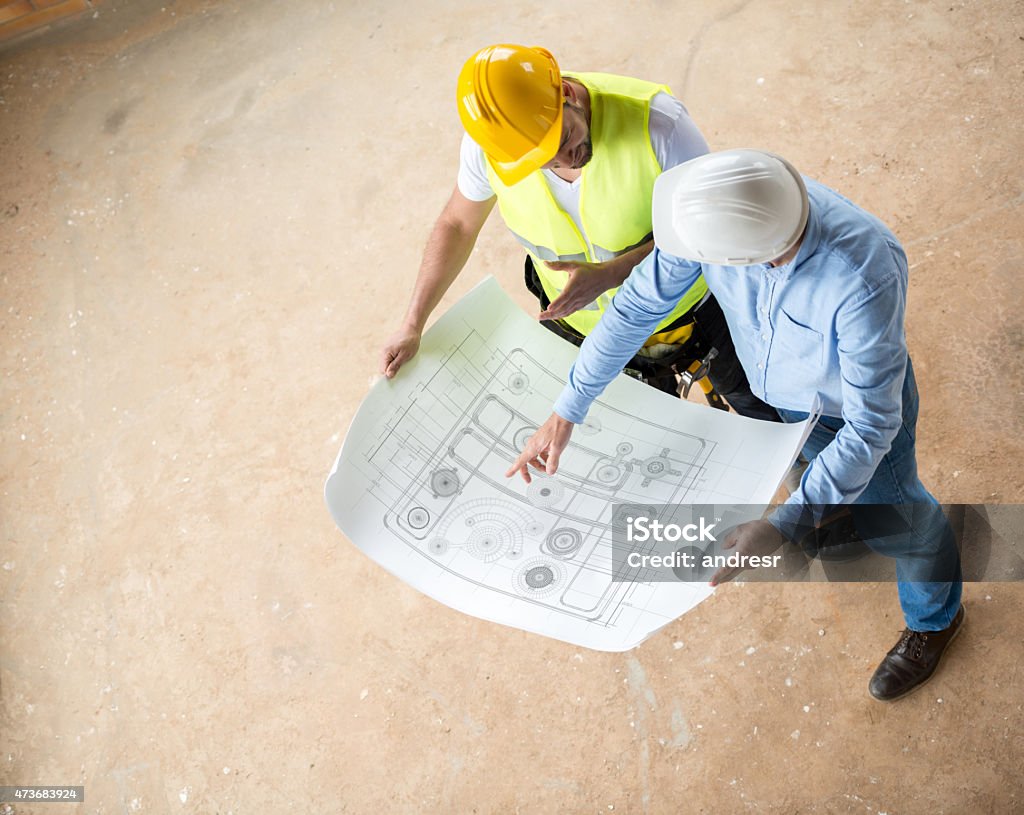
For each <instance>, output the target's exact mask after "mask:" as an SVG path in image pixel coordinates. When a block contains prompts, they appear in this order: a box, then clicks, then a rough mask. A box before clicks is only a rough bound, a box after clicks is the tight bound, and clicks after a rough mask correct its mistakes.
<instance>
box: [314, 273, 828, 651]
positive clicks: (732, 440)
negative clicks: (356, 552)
mask: <svg viewBox="0 0 1024 815" xmlns="http://www.w3.org/2000/svg"><path fill="white" fill-rule="evenodd" d="M576 353H577V349H576V348H575V347H573V346H572V345H570V344H569V343H567V342H565V341H564V340H562V339H560V338H558V337H556V336H555V335H554V334H552V333H550V332H549V331H547V330H546V329H544V328H543V327H542V326H540V325H538V323H537V322H536V320H534V319H531V318H530V317H529V316H528V315H526V314H524V313H523V312H522V311H521V310H520V309H518V308H517V307H516V305H515V304H514V303H513V302H512V301H511V300H510V299H509V298H508V297H507V296H506V295H505V294H504V292H502V290H501V288H500V287H499V286H498V284H497V282H496V281H495V280H494V279H493V278H488V279H487V280H485V281H484V282H483V283H481V284H480V285H479V286H477V287H476V288H475V289H473V290H472V291H471V292H470V293H469V294H468V295H466V296H465V297H464V298H463V299H462V300H460V301H459V303H457V304H456V305H455V306H454V307H453V308H452V309H451V310H449V311H448V313H446V314H445V315H444V316H443V317H442V318H441V319H440V320H438V322H437V323H436V324H435V325H434V326H433V327H431V329H430V330H429V331H428V332H427V333H426V334H425V336H424V338H423V341H422V343H421V347H420V351H419V354H418V355H417V356H416V357H415V358H414V359H413V360H412V361H411V362H408V363H406V364H405V366H404V367H403V368H402V370H401V371H400V372H399V374H398V375H397V376H396V377H395V378H394V379H392V380H381V381H379V382H377V384H376V385H374V386H373V388H372V389H371V391H370V393H369V394H368V395H367V397H366V399H365V400H364V401H363V404H362V405H361V407H360V409H359V411H358V413H357V414H356V417H355V418H354V419H353V420H352V424H351V426H350V428H349V431H348V434H347V436H346V438H345V442H344V444H343V446H342V449H341V452H340V453H339V455H338V458H337V460H336V461H335V464H334V468H333V469H332V471H331V473H330V476H329V477H328V479H327V485H326V489H325V493H326V500H327V505H328V508H329V509H330V512H331V515H332V516H333V517H334V520H335V522H336V523H337V524H338V526H339V527H340V528H341V530H342V531H343V532H344V533H345V534H346V535H347V536H348V537H349V539H350V540H351V541H352V542H353V543H354V544H355V545H356V546H358V547H359V548H360V549H361V550H362V551H363V552H364V553H366V554H367V555H368V556H369V557H370V558H372V559H373V560H375V561H376V562H377V563H379V564H380V565H381V566H383V567H384V568H385V569H387V570H388V571H390V572H392V573H393V574H395V575H396V576H397V577H399V578H400V579H402V580H404V581H405V582H406V583H408V584H409V585H411V586H413V587H414V588H416V589H418V590H420V591H422V592H423V593H424V594H427V595H428V596H430V597H433V598H434V599H436V600H439V601H440V602H442V603H444V604H445V605H448V606H450V607H452V608H455V609H458V610H459V611H463V612H465V613H467V614H471V615H473V616H475V617H480V618H483V619H486V620H491V621H493V622H498V623H503V624H505V625H510V626H514V627H516V628H522V629H525V630H527V631H533V632H535V633H538V634H543V635H545V636H548V637H554V638H556V639H560V640H564V641H566V642H570V643H574V644H576V645H580V646H584V647H587V648H594V649H597V650H602V651H624V650H627V649H629V648H632V647H634V646H636V645H638V644H639V643H641V642H642V641H643V640H644V639H646V638H647V637H648V636H650V635H651V634H652V633H654V632H655V631H657V630H658V629H660V628H662V627H663V626H665V625H667V624H668V623H670V622H671V621H672V620H674V619H676V618H677V617H679V615H681V614H683V613H685V612H686V611H688V610H689V609H691V608H693V607H694V606H695V605H697V604H698V603H700V602H701V601H702V600H704V599H705V598H706V597H708V596H709V595H710V594H711V593H712V589H710V588H709V587H708V586H707V585H706V584H704V583H664V582H663V583H642V582H627V581H617V580H615V579H614V575H613V573H612V572H613V570H612V539H611V535H612V525H613V520H614V519H615V517H616V515H615V513H616V512H617V511H621V509H622V505H624V504H627V505H633V506H637V505H639V506H649V505H661V504H704V505H706V504H748V503H749V504H752V505H753V504H766V503H768V502H769V501H770V500H771V498H772V496H773V495H774V494H775V491H776V489H777V487H778V485H779V483H780V482H781V480H782V478H783V476H784V475H785V474H786V472H787V471H788V469H789V467H790V465H791V464H792V463H793V461H794V460H795V458H796V455H797V453H798V452H799V450H800V448H801V446H802V444H803V441H804V439H805V438H806V435H807V433H808V432H809V429H810V427H811V426H812V424H813V419H811V420H808V422H804V423H800V424H792V425H784V424H772V423H767V422H758V421H755V420H752V419H745V418H742V417H740V416H737V415H735V414H727V413H725V412H723V411H719V410H714V409H711V408H707V407H703V406H701V405H694V404H690V403H687V402H684V401H681V400H679V399H674V398H672V397H671V396H668V395H667V394H664V393H661V392H659V391H656V390H655V389H654V388H651V387H648V386H647V385H644V384H642V383H640V382H638V381H636V380H633V379H630V378H629V377H626V376H620V377H619V378H618V379H616V380H615V381H614V382H612V384H611V385H610V386H609V387H608V389H607V390H606V391H605V393H604V395H603V396H602V398H601V399H599V400H597V401H596V402H595V403H594V405H593V407H592V408H591V410H590V413H589V415H588V417H587V420H586V422H584V423H583V424H582V425H579V426H577V427H576V428H575V431H574V433H573V437H572V441H571V442H570V444H569V446H568V447H567V448H566V450H565V452H564V453H563V455H562V459H561V464H560V467H559V470H558V472H557V473H556V474H555V475H554V476H551V477H548V476H545V475H544V474H543V473H540V474H536V475H535V477H534V478H533V481H532V483H531V484H529V485H526V484H524V483H523V481H522V480H521V479H520V478H518V477H516V478H514V479H509V478H505V475H504V474H505V471H506V470H507V469H508V468H509V466H510V465H511V463H512V462H513V461H514V460H515V458H516V457H517V456H518V455H519V453H520V452H522V449H523V445H524V443H525V442H526V440H527V439H528V438H529V437H530V435H531V434H532V433H533V431H534V430H535V429H536V428H537V427H538V425H540V424H541V423H542V422H543V421H544V420H545V419H546V418H547V417H548V416H549V415H550V414H551V406H552V404H553V403H554V401H555V398H556V397H557V396H558V394H559V393H560V391H561V389H562V387H563V385H564V383H565V376H566V374H567V373H568V370H569V367H570V366H571V365H572V362H573V360H574V359H575V358H576Z"/></svg>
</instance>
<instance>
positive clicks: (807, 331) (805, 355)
mask: <svg viewBox="0 0 1024 815" xmlns="http://www.w3.org/2000/svg"><path fill="white" fill-rule="evenodd" d="M775 341H776V342H777V343H778V344H779V345H781V346H782V347H783V348H785V349H786V355H787V356H791V357H795V359H796V360H799V361H800V362H802V363H804V364H805V365H806V366H808V367H810V368H815V369H819V368H821V366H822V364H823V361H824V359H825V338H824V336H822V334H821V332H820V331H817V330H815V329H813V328H811V327H810V326H808V325H804V324H803V323H800V322H797V321H796V320H794V319H793V318H792V317H790V316H789V315H788V314H787V313H786V312H785V311H784V310H783V309H779V320H778V325H777V326H776V327H775Z"/></svg>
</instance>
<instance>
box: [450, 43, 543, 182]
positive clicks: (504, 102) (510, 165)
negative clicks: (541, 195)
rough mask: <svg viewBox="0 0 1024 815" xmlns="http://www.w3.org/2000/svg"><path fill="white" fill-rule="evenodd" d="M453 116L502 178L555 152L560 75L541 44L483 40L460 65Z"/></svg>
mask: <svg viewBox="0 0 1024 815" xmlns="http://www.w3.org/2000/svg"><path fill="white" fill-rule="evenodd" d="M457 101H458V107H459V118H460V119H461V120H462V126H463V127H464V128H466V132H467V133H468V134H469V136H470V138H471V139H473V141H475V142H476V143H477V144H479V145H480V147H482V148H483V151H484V153H485V154H486V155H487V160H488V161H489V162H490V164H491V167H492V168H493V169H494V172H495V173H497V175H498V178H500V179H501V180H502V181H503V182H505V183H506V184H515V183H516V182H518V181H522V180H523V179H524V178H526V176H528V175H529V174H530V173H532V172H533V171H534V170H538V169H540V168H541V167H542V166H543V165H544V164H547V162H549V161H550V160H551V159H553V158H554V157H555V154H556V153H557V152H558V147H559V145H560V144H561V141H562V75H561V72H560V71H559V70H558V63H556V62H555V58H554V57H552V56H551V54H550V53H548V52H547V51H545V50H544V49H543V48H528V47H526V46H523V45H489V46H487V47H486V48H481V49H480V50H479V51H477V52H476V53H475V54H473V56H471V57H470V58H469V59H468V60H466V64H465V65H463V66H462V71H461V72H460V73H459V87H458V93H457Z"/></svg>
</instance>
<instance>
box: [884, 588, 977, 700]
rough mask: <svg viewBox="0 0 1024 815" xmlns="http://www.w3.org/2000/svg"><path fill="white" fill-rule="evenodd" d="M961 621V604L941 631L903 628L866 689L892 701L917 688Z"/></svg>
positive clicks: (951, 638)
mask: <svg viewBox="0 0 1024 815" xmlns="http://www.w3.org/2000/svg"><path fill="white" fill-rule="evenodd" d="M963 624H964V607H963V606H960V610H959V611H957V613H956V616H955V617H954V618H953V622H952V623H950V624H949V628H945V629H943V630H942V631H913V630H911V629H909V628H905V629H904V630H903V636H901V637H900V639H899V642H897V643H896V644H895V645H894V646H893V647H892V650H890V651H889V653H888V654H886V655H885V659H883V660H882V663H881V664H880V665H879V666H878V668H877V669H875V675H874V676H872V677H871V681H870V682H869V683H868V691H869V692H870V693H871V695H872V696H874V697H875V698H876V699H878V700H879V701H880V702H893V701H895V700H896V699H899V698H901V697H903V696H906V695H907V694H908V693H910V692H912V691H915V690H917V689H918V688H919V687H921V686H922V685H923V684H924V683H925V682H927V681H928V680H929V679H931V677H932V674H934V673H935V669H936V668H938V667H939V660H940V659H941V658H942V654H943V652H944V651H945V650H946V648H947V646H948V645H949V644H950V643H951V642H952V641H953V640H954V639H955V638H956V635H957V634H959V633H960V629H961V628H962V627H963Z"/></svg>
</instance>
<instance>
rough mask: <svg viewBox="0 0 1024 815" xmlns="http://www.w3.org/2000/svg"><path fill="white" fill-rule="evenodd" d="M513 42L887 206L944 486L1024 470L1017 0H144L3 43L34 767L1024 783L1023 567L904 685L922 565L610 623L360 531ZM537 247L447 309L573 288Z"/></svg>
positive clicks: (1003, 804) (124, 794)
mask: <svg viewBox="0 0 1024 815" xmlns="http://www.w3.org/2000/svg"><path fill="white" fill-rule="evenodd" d="M496 41H512V42H527V43H537V44H543V45H546V46H547V47H549V48H550V49H552V50H553V51H555V53H556V55H557V56H558V57H559V58H560V60H561V62H562V63H563V65H568V66H572V67H577V68H582V69H595V70H607V71H613V72H620V73H626V74H632V75H635V76H640V77H646V78H651V79H659V80H662V81H666V82H668V83H670V84H671V85H672V86H673V88H674V89H675V91H676V92H677V94H678V95H679V96H680V97H681V98H682V99H683V100H684V101H685V103H686V104H687V106H688V107H689V109H690V111H691V113H692V114H693V116H694V118H695V119H696V120H697V122H698V123H699V124H700V125H701V126H702V128H703V129H704V132H705V133H706V135H707V136H708V138H709V140H710V141H711V143H712V146H713V147H716V148H723V147H730V146H759V147H765V148H769V149H773V150H775V151H777V152H780V153H782V154H784V155H786V156H787V157H789V158H790V159H791V160H793V161H794V162H795V163H796V164H797V166H798V167H800V168H801V169H802V170H803V171H804V172H806V173H808V174H809V175H811V176H814V177H817V178H819V179H820V180H822V181H824V182H826V183H828V184H830V185H831V186H833V187H835V188H837V189H839V190H840V191H841V192H843V193H844V194H846V195H848V196H849V197H851V198H853V199H854V200H856V201H858V202H859V203H861V204H862V205H863V206H865V207H866V208H868V209H869V210H871V211H873V212H875V213H877V214H878V215H880V216H881V217H882V218H884V219H885V220H887V221H888V222H889V223H890V224H891V225H892V226H893V228H894V229H895V230H896V232H897V233H898V234H899V235H900V236H901V238H902V240H903V241H904V243H905V246H906V247H907V251H908V254H909V257H910V261H911V267H912V272H911V295H910V305H909V314H908V335H909V342H910V346H911V350H912V353H913V355H914V359H915V365H916V369H917V375H918V381H919V384H920V387H921V393H922V409H921V421H920V425H919V460H920V466H921V471H922V474H923V477H924V479H925V482H926V483H927V484H928V485H929V486H930V487H931V488H932V491H933V492H934V493H935V494H936V495H937V496H938V497H939V498H940V500H943V501H947V502H978V503H981V502H990V503H1014V502H1021V501H1022V497H1024V441H1022V439H1024V363H1022V359H1024V354H1022V352H1024V322H1022V316H1021V315H1022V314H1024V309H1022V305H1024V303H1022V295H1021V287H1020V282H1019V281H1020V276H1021V272H1022V270H1024V244H1022V238H1021V236H1022V234H1024V217H1022V214H1021V203H1022V187H1024V175H1022V172H1021V170H1022V160H1021V155H1022V154H1024V138H1022V120H1021V110H1024V82H1022V73H1024V7H1022V6H1021V4H1020V3H1019V2H1017V0H989V1H988V2H978V3H964V2H959V1H958V0H944V2H905V1H904V0H877V1H876V2H870V3H854V2H822V3H809V4H808V3H804V4H797V3H793V2H786V1H785V0H747V1H746V2H734V0H721V2H719V1H718V0H697V1H696V2H688V3H671V2H665V0H639V2H635V3H628V4H623V3H619V2H613V0H594V2H591V3H587V4H582V3H580V4H570V3H564V2H555V3H544V2H534V0H528V2H525V3H516V4H507V5H506V4H493V5H490V6H482V5H481V4H474V3H465V2H456V1H455V0H420V1H419V2H417V3H414V4H405V3H395V4H384V3H360V4H357V3H343V2H326V1H324V2H306V1H305V0H296V1H295V2H291V3H287V4H285V3H275V2H271V1H270V0H249V2H242V0H226V1H225V2H201V1H197V2H172V0H162V2H153V1H152V0H135V2H126V1H125V0H121V1H120V2H118V0H111V1H110V2H108V3H105V4H104V5H103V6H102V7H101V10H100V12H99V15H98V17H96V18H85V19H79V20H76V21H74V22H73V23H71V24H70V25H68V26H65V27H63V28H60V29H58V30H54V31H50V32H47V33H45V34H43V35H41V36H38V37H33V38H31V39H29V40H27V41H24V42H22V43H20V44H16V45H13V46H10V45H8V46H6V47H4V48H3V50H0V95H2V104H0V151H2V152H0V251H2V289H0V291H2V299H0V305H2V309H0V321H2V329H0V351H2V393H0V399H2V402H0V404H2V411H3V414H2V415H3V423H2V429H0V432H2V440H3V445H2V451H0V456H2V467H0V479H2V483H0V489H2V504H0V509H2V547H3V551H2V555H0V563H2V570H0V595H2V613H3V630H2V635H0V636H2V640H0V646H2V648H0V659H2V669H0V682H2V718H0V727H2V731H0V783H2V784H13V783H23V784H28V783H31V784H84V785H85V787H86V795H87V803H85V804H84V805H82V806H80V807H75V806H68V811H83V812H96V813H132V812H144V813H177V812H196V813H221V814H224V813H236V814H237V813H255V812H289V813H290V812H296V813H336V812H350V813H382V812H383V813H417V812H445V813H471V812H475V813H513V812H523V813H608V812H612V811H613V812H616V813H622V812H625V813H732V812H748V811H754V812H778V813H786V814H787V815H788V814H789V813H869V814H870V815H880V813H889V815H904V813H911V814H913V813H975V812H985V813H993V815H994V814H995V813H1010V812H1020V811H1022V809H1024V784H1022V781H1021V773H1020V769H1021V766H1022V765H1024V735H1022V732H1024V730H1022V725H1024V709H1022V703H1024V692H1022V682H1021V673H1020V667H1019V666H1020V665H1021V663H1022V661H1024V660H1022V657H1024V645H1022V637H1021V629H1020V620H1021V619H1022V617H1024V590H1022V586H1021V585H1020V584H1019V583H1018V584H1006V583H1003V584H974V585H970V586H968V587H967V589H966V597H967V602H968V604H969V620H968V623H967V630H966V633H965V635H964V636H963V637H962V638H961V639H959V640H958V641H957V643H956V645H955V647H954V648H953V649H952V650H951V652H950V654H949V657H948V661H947V663H946V665H945V667H944V669H943V671H942V672H941V674H940V675H939V676H938V677H937V678H936V679H935V680H934V681H933V683H932V684H931V685H930V686H929V687H928V688H927V690H924V691H922V692H921V693H920V694H918V695H915V696H913V697H911V698H908V699H906V700H904V701H901V702H899V703H897V704H895V705H890V706H885V705H881V704H879V703H876V702H874V701H872V700H871V699H870V698H869V697H868V695H867V693H866V683H867V680H868V677H869V676H870V674H871V671H872V670H873V668H874V665H875V664H876V662H877V661H878V660H879V659H880V658H881V656H882V655H883V654H884V652H885V650H886V649H887V648H888V647H889V646H890V645H891V644H892V642H893V641H894V639H895V637H896V635H897V633H898V632H899V630H900V629H901V627H902V622H901V617H900V614H899V610H898V604H897V600H896V592H895V589H894V588H893V587H892V586H891V585H875V584H862V585H798V586H778V585H774V586H766V585H756V584H746V585H729V586H726V587H724V588H723V589H722V590H720V591H719V592H718V593H717V594H716V595H715V596H714V597H713V598H712V599H711V600H709V601H708V602H706V603H704V604H703V605H701V606H700V607H699V608H698V609H696V610H695V611H694V612H693V613H691V614H688V615H686V616H684V617H683V618H681V619H680V620H678V621H677V622H676V623H674V624H673V625H671V626H669V627H668V628H667V629H666V630H665V631H663V632H661V633H659V634H658V635H656V636H654V637H653V638H651V639H650V640H648V641H647V642H646V643H645V644H644V645H643V646H641V647H640V648H638V649H636V650H634V651H632V652H630V653H627V654H621V655H612V654H602V653H594V652H588V651H581V650H579V649H576V648H573V647H570V646H567V645H563V644H561V643H558V642H553V641H549V640H546V639H543V638H540V637H537V636H533V635H529V634H526V633H523V632H520V631H515V630H509V629H505V628H501V627H498V626H495V625H491V624H487V623H483V622H479V621H477V620H474V619H469V618H467V617H464V616H462V615H460V614H458V613H456V612H453V611H450V610H449V609H447V608H445V607H442V606H440V605H439V604H437V603H435V602H433V601H430V600H428V599H426V598H424V597H422V596H420V595H419V594H417V593H415V592H414V591H412V590H411V589H408V588H406V587H405V586H404V585H402V584H401V583H399V582H398V581H397V580H395V579H394V578H392V577H391V576H389V575H388V574H385V573H384V572H383V571H382V570H381V569H380V568H378V567H377V566H375V565H374V564H373V563H371V562H370V561H368V560H367V559H366V558H365V557H364V556H363V555H362V554H360V553H359V552H358V551H357V550H356V549H355V548H354V547H353V546H351V545H350V544H349V543H348V542H347V541H346V540H345V539H344V538H343V536H342V535H341V534H340V533H339V532H338V531H337V530H336V529H335V527H334V525H333V524H332V522H331V519H330V517H329V516H328V514H327V511H326V509H325V507H324V504H323V499H322V493H321V490H322V485H323V480H324V478H325V476H326V474H327V470H328V468H329V466H330V464H331V462H332V461H333V458H334V455H335V454H336V452H337V450H338V447H339V446H340V440H341V438H342V436H343V434H344V431H345V429H346V427H347V425H348V421H349V419H350V417H351V416H352V415H353V413H354V411H355V410H356V407H357V406H358V404H359V402H360V400H361V398H362V396H363V394H364V393H365V390H366V386H367V382H368V380H369V379H370V377H371V376H372V374H373V373H374V371H375V361H376V353H377V349H378V347H379V345H380V343H381V341H382V339H383V337H384V336H385V335H386V334H387V333H389V332H390V331H391V329H392V328H393V326H394V324H395V322H396V320H397V318H398V316H399V314H400V312H401V310H402V309H403V308H404V305H405V302H406V298H407V293H408V291H409V287H410V285H411V283H412V280H413V278H414V275H415V272H416V268H417V265H418V259H419V253H420V251H421V248H422V245H423V242H424V240H425V237H426V234H427V232H428V230H429V228H430V226H431V223H432V221H433V218H434V217H435V215H436V213H437V212H438V211H439V209H440V207H441V205H442V204H443V202H444V201H445V200H446V198H447V196H448V194H449V193H450V190H451V187H452V185H453V183H454V172H455V167H456V162H457V147H458V138H459V132H460V131H459V124H458V120H457V117H456V114H455V110H454V106H453V94H452V91H453V84H454V77H455V75H456V72H457V70H458V68H459V66H460V64H461V62H462V60H463V59H465V58H466V57H467V56H468V55H469V54H470V53H472V51H474V50H475V49H476V48H477V47H479V46H481V45H484V44H487V43H489V42H496ZM520 268H521V266H520V255H519V250H518V249H517V247H516V245H515V244H514V242H513V241H512V239H511V238H510V237H509V236H508V235H507V234H506V233H505V231H504V229H503V227H502V226H501V224H500V222H499V220H498V218H497V217H495V218H492V221H491V223H490V224H489V225H488V226H487V228H486V230H485V233H484V235H483V236H482V239H481V241H480V245H479V248H478V251H477V252H476V254H475V255H474V257H473V260H472V262H471V264H470V266H469V267H468V268H467V270H466V272H465V274H464V275H463V278H462V279H461V280H460V281H458V283H457V285H456V286H455V288H454V290H453V292H452V294H451V295H450V297H449V298H448V300H447V302H448V303H450V302H453V301H454V299H455V298H457V297H458V296H460V295H461V294H462V293H464V292H465V291H466V290H468V289H469V288H470V287H471V286H472V285H473V284H474V283H476V282H477V281H479V280H480V279H481V277H482V276H483V275H486V274H494V275H496V276H497V277H498V279H499V280H500V281H501V283H502V284H503V286H504V287H505V288H506V289H507V290H508V291H509V292H513V293H515V295H516V297H517V298H518V302H520V303H521V304H522V306H523V307H524V308H527V309H529V310H531V311H534V310H535V309H534V307H533V305H532V303H531V301H530V298H529V296H528V295H526V294H525V292H523V291H522V290H521V286H520V271H519V270H520ZM57 809H60V808H59V807H56V806H52V805H51V806H49V807H43V808H36V809H35V810H32V809H31V808H28V807H24V806H22V805H14V806H13V808H11V807H9V808H8V809H7V810H3V809H2V807H0V812H2V811H7V812H18V813H23V812H30V811H38V812H51V811H54V812H55V811H57ZM60 811H61V812H63V811H64V810H63V809H60Z"/></svg>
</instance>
